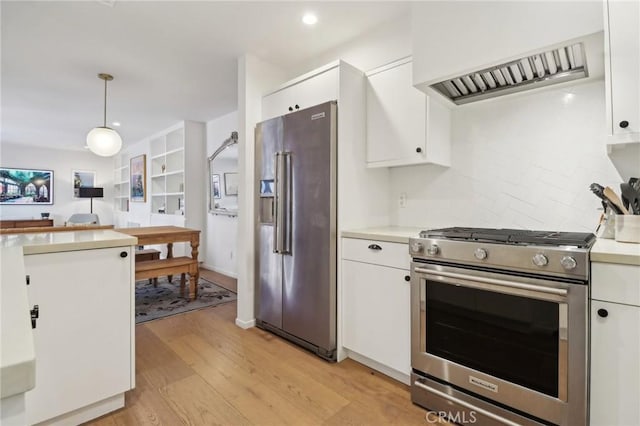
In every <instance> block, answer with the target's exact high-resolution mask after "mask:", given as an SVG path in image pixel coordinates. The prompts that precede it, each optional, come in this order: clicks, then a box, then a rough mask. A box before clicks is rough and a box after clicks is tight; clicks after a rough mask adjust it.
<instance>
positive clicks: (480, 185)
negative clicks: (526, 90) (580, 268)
mask: <svg viewBox="0 0 640 426" xmlns="http://www.w3.org/2000/svg"><path fill="white" fill-rule="evenodd" d="M452 126H453V128H452V147H451V148H452V149H451V164H452V166H451V168H443V167H437V166H414V167H399V168H394V169H392V170H391V194H390V196H391V200H392V215H391V216H392V222H393V223H394V224H396V225H401V226H418V227H424V228H427V227H440V226H484V227H498V228H500V227H503V228H506V227H515V228H525V229H539V230H560V231H593V230H594V229H595V227H596V225H597V222H598V218H599V215H600V211H598V208H600V207H601V205H600V202H599V200H598V199H597V198H596V197H595V195H593V194H592V193H591V191H589V185H590V184H591V183H593V182H598V183H600V184H602V185H605V186H607V185H609V186H611V187H612V188H613V189H615V190H616V191H619V182H620V181H621V180H620V176H619V175H618V173H617V172H616V170H615V169H614V167H613V165H612V163H611V161H610V160H609V158H608V157H607V155H606V149H605V140H604V135H605V109H604V82H603V81H596V82H593V83H588V84H581V85H575V86H570V87H566V88H561V89H555V90H549V91H545V92H541V93H536V94H530V95H525V96H521V97H517V98H496V99H493V100H491V101H487V102H479V103H476V104H471V105H467V106H464V107H460V108H457V109H455V110H454V111H453V116H452ZM401 193H406V194H407V203H406V208H400V207H399V202H398V200H399V197H400V194H401Z"/></svg>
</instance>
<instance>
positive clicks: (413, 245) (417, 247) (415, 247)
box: [411, 241, 424, 253]
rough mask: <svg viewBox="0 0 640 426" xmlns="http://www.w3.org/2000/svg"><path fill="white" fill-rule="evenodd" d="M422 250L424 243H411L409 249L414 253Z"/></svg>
mask: <svg viewBox="0 0 640 426" xmlns="http://www.w3.org/2000/svg"><path fill="white" fill-rule="evenodd" d="M422 250H424V244H422V243H419V242H417V241H414V242H412V243H411V251H412V252H414V253H422Z"/></svg>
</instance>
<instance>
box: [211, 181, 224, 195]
mask: <svg viewBox="0 0 640 426" xmlns="http://www.w3.org/2000/svg"><path fill="white" fill-rule="evenodd" d="M211 197H212V198H222V194H221V193H220V175H211Z"/></svg>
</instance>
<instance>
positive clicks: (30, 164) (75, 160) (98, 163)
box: [0, 142, 114, 225]
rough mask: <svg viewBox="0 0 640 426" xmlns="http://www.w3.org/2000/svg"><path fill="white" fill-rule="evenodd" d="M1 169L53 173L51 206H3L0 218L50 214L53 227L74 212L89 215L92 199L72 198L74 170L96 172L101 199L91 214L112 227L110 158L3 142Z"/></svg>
mask: <svg viewBox="0 0 640 426" xmlns="http://www.w3.org/2000/svg"><path fill="white" fill-rule="evenodd" d="M0 154H1V157H0V165H2V166H3V167H13V168H25V169H41V170H53V205H33V206H30V205H21V206H12V205H3V206H0V218H2V219H23V218H28V219H31V218H38V219H39V218H40V213H42V212H49V213H50V214H51V216H50V218H52V219H53V221H54V225H64V223H65V222H66V220H67V219H68V218H69V216H71V215H72V214H74V213H89V211H90V203H91V200H89V199H88V198H74V197H73V180H72V171H73V170H91V171H95V172H96V182H95V186H97V187H103V188H104V198H95V199H94V200H93V212H94V213H96V214H98V216H99V217H100V223H101V224H103V225H110V224H113V223H114V222H113V168H114V163H113V158H104V157H98V156H97V155H95V154H92V153H90V152H88V151H86V152H85V151H71V150H57V149H47V148H39V147H32V146H23V145H16V144H9V143H4V142H3V143H2V151H1V153H0Z"/></svg>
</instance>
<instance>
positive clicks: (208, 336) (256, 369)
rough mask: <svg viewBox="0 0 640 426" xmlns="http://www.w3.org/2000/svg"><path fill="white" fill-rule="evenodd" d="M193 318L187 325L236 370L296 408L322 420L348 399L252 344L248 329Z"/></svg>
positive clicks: (251, 336)
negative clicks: (253, 377) (190, 323)
mask: <svg viewBox="0 0 640 426" xmlns="http://www.w3.org/2000/svg"><path fill="white" fill-rule="evenodd" d="M196 318H197V321H195V322H194V323H193V324H192V326H191V327H190V328H191V329H192V330H194V331H195V332H196V333H198V334H199V335H200V336H201V337H202V338H203V339H204V340H205V341H207V342H208V343H209V344H210V345H211V346H212V347H213V348H215V349H216V350H217V351H219V352H220V353H221V354H223V355H224V356H225V357H227V358H228V359H230V360H231V361H232V362H233V363H234V364H235V369H236V370H244V371H250V372H252V373H253V374H254V375H255V377H256V380H260V381H262V382H263V383H264V384H265V385H267V386H268V387H270V388H271V389H272V391H274V392H278V393H279V394H280V396H281V397H282V398H285V399H286V400H288V401H290V402H291V404H293V405H294V406H295V407H296V408H297V409H298V410H300V411H302V412H306V413H310V414H312V415H313V416H314V417H315V418H318V419H320V420H324V419H327V418H329V417H330V416H332V415H333V414H335V413H336V412H337V411H339V410H340V409H341V408H342V407H344V406H346V405H347V404H348V403H349V401H348V400H346V399H345V398H343V397H342V396H341V395H340V394H339V393H338V392H336V391H334V390H332V389H331V388H329V387H326V386H324V385H322V384H321V383H319V382H317V381H315V380H314V379H313V378H312V377H309V376H308V375H306V374H304V373H302V372H300V371H299V370H298V369H296V368H295V367H294V366H292V365H290V364H289V363H286V362H282V361H283V359H282V358H274V357H273V356H272V355H271V354H270V353H269V351H265V350H262V349H260V348H258V347H256V346H255V341H254V339H255V336H254V335H253V334H252V332H251V331H249V332H247V331H246V330H243V329H240V328H238V327H236V326H235V325H230V326H228V327H227V326H222V325H220V324H218V323H219V321H218V320H217V319H215V318H213V317H211V316H206V315H205V316H203V315H202V314H201V315H198V316H196V315H194V316H192V317H191V319H196ZM154 332H156V333H159V337H160V338H161V339H163V340H164V339H167V340H166V341H167V342H169V341H170V339H175V335H174V333H173V331H171V330H169V331H168V334H166V335H165V334H164V330H160V329H156V330H155V331H154ZM168 344H171V343H168ZM175 350H178V349H177V348H175ZM294 350H297V348H296V349H294Z"/></svg>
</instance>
